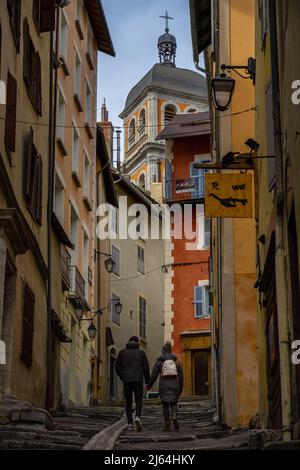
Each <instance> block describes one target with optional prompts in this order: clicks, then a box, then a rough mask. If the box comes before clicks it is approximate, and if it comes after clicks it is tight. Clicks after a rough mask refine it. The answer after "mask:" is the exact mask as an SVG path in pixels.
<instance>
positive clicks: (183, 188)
mask: <svg viewBox="0 0 300 470" xmlns="http://www.w3.org/2000/svg"><path fill="white" fill-rule="evenodd" d="M204 196H205V187H204V175H201V176H191V177H189V178H182V179H176V180H171V179H165V199H166V202H167V203H172V202H185V201H186V202H188V201H197V200H198V201H201V200H203V199H204Z"/></svg>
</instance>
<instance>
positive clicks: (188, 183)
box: [176, 178, 195, 193]
mask: <svg viewBox="0 0 300 470" xmlns="http://www.w3.org/2000/svg"><path fill="white" fill-rule="evenodd" d="M193 191H195V182H194V178H186V179H184V180H176V193H192V192H193Z"/></svg>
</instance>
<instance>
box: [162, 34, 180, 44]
mask: <svg viewBox="0 0 300 470" xmlns="http://www.w3.org/2000/svg"><path fill="white" fill-rule="evenodd" d="M164 42H170V43H173V44H175V45H176V38H175V36H173V34H169V33H164V34H162V35H161V36H159V38H158V46H160V45H161V44H163V43H164Z"/></svg>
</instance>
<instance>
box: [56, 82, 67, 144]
mask: <svg viewBox="0 0 300 470" xmlns="http://www.w3.org/2000/svg"><path fill="white" fill-rule="evenodd" d="M65 114H66V103H65V100H64V97H63V95H62V92H61V91H60V89H58V109H57V121H56V122H57V128H56V136H57V138H58V139H60V140H61V141H62V143H64V138H65V127H64V126H65Z"/></svg>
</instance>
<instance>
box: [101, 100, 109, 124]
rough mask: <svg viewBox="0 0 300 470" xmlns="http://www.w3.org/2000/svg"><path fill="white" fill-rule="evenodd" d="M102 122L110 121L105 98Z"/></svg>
mask: <svg viewBox="0 0 300 470" xmlns="http://www.w3.org/2000/svg"><path fill="white" fill-rule="evenodd" d="M101 121H102V122H107V121H108V111H107V109H106V99H105V98H104V100H103V104H102V106H101Z"/></svg>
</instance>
